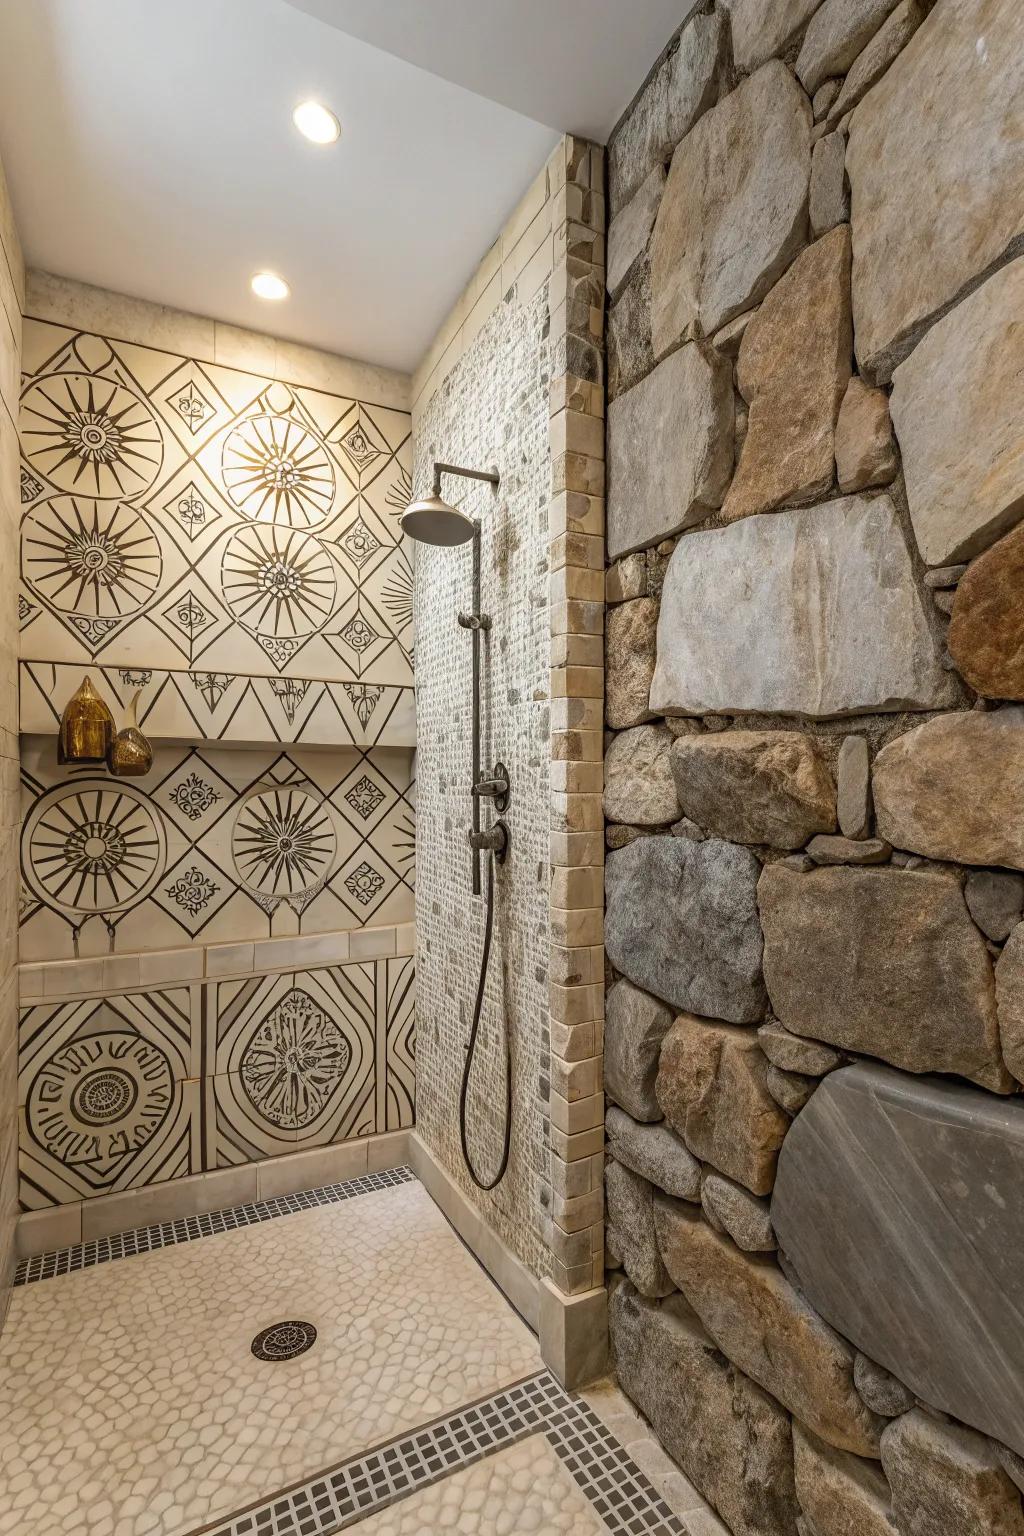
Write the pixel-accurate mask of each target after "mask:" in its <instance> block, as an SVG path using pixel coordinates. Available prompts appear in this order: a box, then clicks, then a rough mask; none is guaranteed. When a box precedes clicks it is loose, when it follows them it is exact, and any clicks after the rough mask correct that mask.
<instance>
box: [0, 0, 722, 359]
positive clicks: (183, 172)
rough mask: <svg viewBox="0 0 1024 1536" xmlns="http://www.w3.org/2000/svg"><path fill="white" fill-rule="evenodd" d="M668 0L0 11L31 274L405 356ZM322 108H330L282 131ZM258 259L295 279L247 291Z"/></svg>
mask: <svg viewBox="0 0 1024 1536" xmlns="http://www.w3.org/2000/svg"><path fill="white" fill-rule="evenodd" d="M692 8H693V5H692V4H689V3H687V0H629V5H628V17H629V20H628V24H625V25H624V24H623V11H624V9H625V7H624V6H623V3H622V0H0V42H2V46H0V156H2V158H3V162H4V166H5V168H6V171H7V176H8V181H9V182H10V186H11V192H12V197H13V201H14V207H15V215H16V218H17V223H18V228H19V232H20V234H21V238H22V243H23V245H24V247H25V254H26V258H27V261H28V263H29V265H31V266H35V267H40V268H42V269H44V270H46V271H50V272H56V273H58V274H60V275H61V276H65V277H72V278H77V279H79V280H81V281H83V282H88V283H95V284H98V285H99V286H101V287H105V288H112V289H114V290H116V291H118V292H122V293H127V294H131V295H133V296H135V297H139V298H144V299H150V300H153V301H156V302H159V303H163V304H168V305H171V306H173V307H176V308H180V309H185V310H190V311H194V312H196V313H199V314H205V315H213V316H215V317H217V318H218V319H222V320H227V321H230V322H232V323H234V324H237V325H242V326H248V327H251V328H253V329H257V330H264V331H269V332H270V333H271V334H274V335H279V336H283V337H288V338H289V339H292V340H295V341H300V342H305V343H307V344H309V345H312V346H318V347H323V348H326V349H327V350H329V351H335V352H340V353H344V354H347V355H350V356H352V357H358V358H362V359H366V360H368V361H371V362H374V363H378V364H381V365H383V366H386V367H393V368H400V369H403V370H411V369H412V368H414V367H415V365H416V363H417V362H418V361H419V359H420V357H421V356H422V354H423V352H424V351H425V350H426V347H427V346H428V345H429V342H430V340H431V338H432V336H433V335H434V333H435V331H436V330H437V328H438V326H439V325H440V323H441V321H442V320H443V318H444V316H445V314H446V313H447V312H448V310H449V309H450V307H451V305H452V303H453V302H454V301H455V299H456V298H457V296H458V294H459V292H460V291H461V289H462V287H463V286H464V284H465V282H466V281H467V280H468V278H469V276H470V275H471V273H472V272H473V270H474V268H475V266H476V264H477V262H478V261H479V259H480V258H481V256H482V255H483V253H484V252H485V251H486V249H487V248H488V246H489V245H490V244H491V242H492V241H493V239H494V237H495V236H496V234H497V233H498V231H499V229H500V228H501V225H502V224H503V222H504V220H505V218H506V217H507V215H508V214H509V213H510V212H511V210H512V208H513V207H514V206H515V204H516V202H517V200H518V198H519V197H520V195H521V194H522V192H523V191H524V190H525V188H526V187H527V185H528V184H529V182H530V180H531V178H532V177H533V176H534V175H535V174H536V172H537V170H538V169H539V168H540V166H541V165H543V163H544V160H545V158H546V157H547V155H548V154H549V153H550V150H551V149H552V147H553V146H554V143H555V141H556V138H557V135H558V133H559V132H562V131H573V132H580V133H586V134H588V135H590V136H592V137H596V138H598V139H604V138H605V137H606V136H607V133H608V131H609V129H610V128H611V127H612V125H613V124H614V122H615V121H616V119H617V118H618V116H619V114H620V113H621V111H622V110H623V108H624V107H625V106H626V105H627V103H628V102H629V100H630V98H631V97H632V95H633V93H634V92H635V91H636V89H637V87H638V86H639V85H640V84H641V82H642V80H643V78H644V76H645V75H646V73H647V71H648V69H649V67H650V66H651V64H652V63H653V62H654V60H655V58H656V57H657V55H658V53H659V52H660V50H661V48H662V47H663V46H664V44H665V43H666V42H667V41H668V38H669V37H670V36H671V34H672V32H673V31H674V30H675V28H676V27H677V26H678V25H679V23H680V21H681V20H682V19H683V15H684V14H685V13H686V12H687V11H689V10H691V9H692ZM309 96H312V97H316V98H317V99H319V100H321V101H323V102H325V103H326V104H327V105H329V106H331V107H332V108H333V109H334V111H335V112H336V113H337V114H338V116H339V117H340V119H341V122H342V129H343V132H342V138H341V141H340V143H339V144H337V145H335V146H333V147H331V148H327V149H322V148H316V147H315V146H313V145H310V144H308V143H307V142H306V141H305V140H304V139H302V138H301V137H300V136H299V135H298V134H297V133H296V131H295V129H294V128H293V127H292V124H291V111H292V108H293V106H294V105H295V104H296V102H298V101H300V100H302V99H304V98H306V97H309ZM263 267H269V268H271V269H273V270H275V271H278V272H280V273H281V274H282V275H283V276H284V277H286V278H287V280H288V282H289V283H290V284H291V288H292V296H291V298H290V299H288V300H287V301H285V303H283V304H280V305H276V306H275V305H270V304H266V303H262V302H261V301H260V300H258V299H256V298H254V297H253V296H252V295H251V294H250V293H249V289H248V283H249V278H250V276H251V274H252V273H253V272H254V271H256V270H258V269H259V268H263Z"/></svg>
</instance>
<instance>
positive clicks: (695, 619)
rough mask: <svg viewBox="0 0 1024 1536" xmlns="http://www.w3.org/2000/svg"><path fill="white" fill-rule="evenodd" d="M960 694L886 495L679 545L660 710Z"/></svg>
mask: <svg viewBox="0 0 1024 1536" xmlns="http://www.w3.org/2000/svg"><path fill="white" fill-rule="evenodd" d="M956 697H957V685H956V683H955V682H954V681H953V680H952V678H951V677H950V675H949V673H947V672H945V671H944V670H943V668H942V665H941V660H940V655H939V646H938V643H937V641H936V638H935V636H934V635H933V633H932V630H931V629H930V627H929V622H928V619H927V618H926V615H925V610H924V605H923V602H922V598H921V595H920V593H919V591H918V589H917V585H916V583H915V580H914V572H913V567H912V565H911V561H910V555H909V552H908V550H907V547H906V542H905V539H904V536H903V533H902V530H901V529H900V526H899V523H898V521H897V518H896V513H895V509H894V508H893V504H892V502H891V500H890V499H889V497H888V496H885V495H881V496H876V497H873V498H869V497H865V496H849V497H845V498H842V499H840V500H837V501H830V502H826V503H824V505H822V506H817V507H806V508H800V509H794V510H790V511H785V512H771V513H763V514H760V515H758V516H754V517H748V518H743V519H742V520H741V521H740V522H737V523H733V524H731V525H730V526H729V527H727V528H717V529H712V530H709V531H707V532H702V533H694V534H689V535H687V536H686V537H685V538H683V539H680V541H679V543H678V544H677V546H676V548H675V551H674V553H673V555H672V558H671V560H670V561H669V567H668V572H667V575H666V578H665V586H664V590H663V592H662V600H661V612H660V617H659V622H658V660H657V666H656V668H655V673H654V681H653V683H652V686H651V708H652V709H653V710H654V711H655V712H658V713H664V714H683V715H703V714H716V713H721V714H748V713H754V712H765V713H775V714H783V715H796V714H804V715H809V716H812V717H816V718H819V719H821V718H828V717H830V716H841V715H856V714H867V713H872V712H875V711H890V712H891V711H897V710H904V709H912V710H916V709H921V710H924V709H941V708H944V707H948V706H949V705H950V704H952V703H953V702H955V700H956Z"/></svg>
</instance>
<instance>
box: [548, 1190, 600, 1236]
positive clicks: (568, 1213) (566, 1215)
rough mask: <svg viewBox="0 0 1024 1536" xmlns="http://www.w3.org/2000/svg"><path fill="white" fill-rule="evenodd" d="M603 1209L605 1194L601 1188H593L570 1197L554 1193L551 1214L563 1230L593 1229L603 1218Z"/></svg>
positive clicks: (579, 1230)
mask: <svg viewBox="0 0 1024 1536" xmlns="http://www.w3.org/2000/svg"><path fill="white" fill-rule="evenodd" d="M603 1211H604V1194H603V1192H602V1191H601V1190H600V1189H593V1190H591V1191H590V1192H589V1193H588V1194H585V1195H574V1196H572V1197H570V1198H569V1199H565V1198H564V1197H563V1196H562V1195H557V1194H552V1200H551V1214H552V1216H553V1217H554V1220H555V1222H556V1223H557V1225H558V1226H559V1227H560V1228H561V1229H562V1231H563V1232H582V1231H584V1229H587V1230H591V1229H592V1228H593V1227H594V1225H595V1223H596V1222H599V1221H600V1220H601V1216H602V1214H603Z"/></svg>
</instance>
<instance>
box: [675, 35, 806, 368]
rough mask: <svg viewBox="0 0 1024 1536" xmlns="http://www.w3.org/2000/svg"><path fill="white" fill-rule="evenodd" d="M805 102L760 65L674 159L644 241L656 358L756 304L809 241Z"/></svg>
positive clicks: (781, 75) (783, 76) (779, 69)
mask: <svg viewBox="0 0 1024 1536" xmlns="http://www.w3.org/2000/svg"><path fill="white" fill-rule="evenodd" d="M810 175H811V107H810V103H809V101H808V100H807V97H806V96H805V95H804V93H803V91H802V90H801V89H800V87H799V86H798V85H797V83H796V81H795V80H794V79H793V76H792V75H791V74H790V72H789V70H788V69H787V68H786V67H785V65H784V64H781V63H780V62H779V61H778V60H777V59H774V60H772V61H771V62H770V63H768V64H765V66H764V67H763V69H759V70H758V72H757V73H756V74H755V75H751V77H750V79H749V80H745V81H744V82H743V84H742V85H740V86H739V87H738V88H737V89H736V90H735V91H732V92H731V93H730V94H729V95H728V96H726V97H725V98H724V99H723V100H722V101H720V102H719V103H718V105H717V106H716V107H713V108H712V109H711V110H710V111H709V112H707V113H705V115H704V116H703V117H702V118H701V119H700V121H699V122H698V123H697V125H696V127H695V128H694V129H693V130H692V131H691V132H690V133H688V134H687V136H686V138H685V139H683V141H682V143H681V144H680V145H679V147H678V149H677V150H676V152H675V154H674V155H673V157H672V168H671V170H670V171H669V176H668V182H667V183H666V186H665V192H664V196H663V197H662V200H661V208H660V209H659V211H658V218H657V222H656V224H655V226H654V235H653V237H652V240H651V310H652V314H651V329H652V334H653V338H654V352H655V356H656V357H663V356H664V355H665V354H666V353H667V352H670V351H671V350H672V348H673V347H675V346H676V344H677V343H678V342H679V341H680V340H685V339H689V338H692V337H699V336H710V335H712V334H713V332H714V331H716V330H718V328H719V327H720V326H722V325H724V324H725V323H726V321H727V320H731V319H733V317H734V316H736V315H739V314H742V313H743V311H744V310H746V309H750V308H751V307H752V306H753V305H755V304H757V303H759V302H760V300H761V299H763V298H764V296H765V294H766V293H767V292H768V290H769V289H770V288H771V287H772V285H773V284H774V283H775V281H776V280H777V279H778V278H779V277H781V276H782V274H783V272H784V271H785V270H786V268H787V267H788V266H789V264H790V262H791V261H792V259H793V257H794V256H795V255H796V254H797V252H798V251H799V250H800V248H801V246H802V245H804V243H805V242H806V239H807V196H808V187H809V184H810Z"/></svg>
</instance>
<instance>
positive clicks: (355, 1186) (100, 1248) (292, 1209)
mask: <svg viewBox="0 0 1024 1536" xmlns="http://www.w3.org/2000/svg"><path fill="white" fill-rule="evenodd" d="M415 1182H416V1176H415V1174H414V1173H413V1171H412V1169H411V1168H407V1167H401V1168H387V1169H384V1170H383V1171H382V1172H380V1173H364V1174H360V1176H359V1177H358V1178H356V1179H346V1180H345V1181H344V1182H342V1183H339V1184H324V1185H321V1186H320V1187H319V1188H318V1189H307V1190H302V1191H300V1192H299V1193H297V1194H291V1195H276V1196H274V1197H273V1198H272V1199H270V1200H253V1201H250V1202H249V1203H247V1204H245V1205H233V1206H230V1207H228V1208H227V1209H226V1210H223V1211H210V1212H207V1213H205V1214H204V1215H201V1216H180V1217H178V1219H177V1220H175V1221H161V1222H155V1223H154V1224H153V1225H152V1226H149V1227H133V1228H130V1229H129V1230H128V1231H127V1232H116V1233H114V1234H113V1235H112V1236H110V1237H97V1238H93V1239H92V1240H91V1241H89V1242H87V1243H75V1244H73V1245H72V1246H71V1247H70V1248H58V1249H56V1250H55V1251H53V1252H52V1253H37V1254H34V1255H33V1256H32V1257H31V1258H28V1259H22V1260H21V1263H20V1264H19V1265H18V1267H17V1269H16V1270H15V1272H14V1280H13V1284H14V1285H16V1286H18V1285H31V1284H33V1283H34V1282H36V1281H38V1280H54V1279H57V1278H58V1277H59V1276H61V1275H70V1274H76V1273H77V1272H78V1271H79V1270H82V1269H91V1268H93V1266H94V1265H96V1264H108V1263H110V1262H111V1261H113V1260H114V1259H130V1258H136V1257H138V1256H139V1255H140V1254H143V1253H154V1252H156V1251H157V1250H158V1249H160V1248H172V1247H174V1246H175V1245H176V1244H178V1243H192V1242H195V1241H196V1240H197V1239H198V1238H201V1237H217V1236H219V1235H220V1234H221V1233H223V1232H235V1231H238V1230H239V1229H240V1228H242V1227H251V1226H255V1225H256V1224H257V1223H259V1222H261V1221H272V1220H274V1218H275V1217H278V1216H294V1215H296V1214H297V1213H298V1212H300V1211H311V1210H315V1209H316V1208H317V1207H318V1206H321V1205H336V1204H337V1203H338V1202H339V1201H342V1200H352V1199H355V1198H356V1196H358V1195H369V1194H373V1193H375V1192H376V1191H377V1190H381V1189H391V1188H393V1187H394V1186H395V1185H397V1184H413V1183H415Z"/></svg>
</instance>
